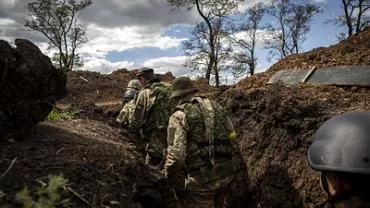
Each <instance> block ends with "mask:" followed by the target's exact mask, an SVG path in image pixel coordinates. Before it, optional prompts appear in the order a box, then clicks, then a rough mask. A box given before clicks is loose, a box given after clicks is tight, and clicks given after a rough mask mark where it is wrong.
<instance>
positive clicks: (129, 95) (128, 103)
mask: <svg viewBox="0 0 370 208" xmlns="http://www.w3.org/2000/svg"><path fill="white" fill-rule="evenodd" d="M140 90H141V85H140V81H139V80H137V79H133V80H131V81H130V82H129V83H128V85H127V87H126V92H125V93H124V96H123V97H124V101H123V102H124V105H123V107H122V110H121V111H120V113H119V115H118V116H117V119H116V121H117V122H118V123H120V124H123V125H125V126H126V125H128V124H129V121H131V117H132V114H133V111H134V107H135V102H136V98H137V94H138V93H139V91H140Z"/></svg>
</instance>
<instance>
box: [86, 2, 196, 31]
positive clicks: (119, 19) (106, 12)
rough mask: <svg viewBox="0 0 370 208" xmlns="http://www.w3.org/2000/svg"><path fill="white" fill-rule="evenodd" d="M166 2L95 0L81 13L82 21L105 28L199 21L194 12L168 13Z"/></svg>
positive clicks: (161, 26)
mask: <svg viewBox="0 0 370 208" xmlns="http://www.w3.org/2000/svg"><path fill="white" fill-rule="evenodd" d="M170 10H171V8H170V7H169V6H168V4H167V0H150V1H148V0H125V1H121V0H104V1H100V0H95V1H93V5H92V6H90V7H88V8H87V9H86V10H85V11H83V15H82V16H81V18H82V20H83V21H84V22H86V23H88V24H89V23H91V22H93V23H96V24H98V25H104V26H106V27H117V26H134V25H135V26H137V25H139V26H146V25H155V24H157V27H160V28H163V27H168V26H170V25H172V24H176V23H178V24H193V23H195V22H196V21H197V20H199V18H200V17H199V15H196V11H195V10H190V11H186V10H180V11H178V12H170Z"/></svg>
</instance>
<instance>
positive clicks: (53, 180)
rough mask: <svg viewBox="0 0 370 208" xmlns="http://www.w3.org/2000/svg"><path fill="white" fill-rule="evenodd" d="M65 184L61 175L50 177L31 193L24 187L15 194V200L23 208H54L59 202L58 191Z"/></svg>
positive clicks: (65, 181)
mask: <svg viewBox="0 0 370 208" xmlns="http://www.w3.org/2000/svg"><path fill="white" fill-rule="evenodd" d="M67 183H68V180H67V179H65V178H64V177H63V176H62V175H50V176H49V181H48V183H47V184H41V185H40V187H37V188H36V189H35V190H31V191H32V192H31V191H30V190H28V188H27V187H25V188H24V189H23V190H22V191H20V192H18V193H17V194H16V200H17V201H18V202H19V203H21V204H22V205H23V207H24V208H54V207H56V205H57V204H58V203H59V202H60V201H61V195H60V193H59V190H60V189H61V188H63V187H65V185H67ZM63 201H66V200H63Z"/></svg>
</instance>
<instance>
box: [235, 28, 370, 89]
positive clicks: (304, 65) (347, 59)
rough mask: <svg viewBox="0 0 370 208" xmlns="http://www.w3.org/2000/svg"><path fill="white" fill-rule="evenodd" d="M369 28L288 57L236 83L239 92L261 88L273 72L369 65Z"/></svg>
mask: <svg viewBox="0 0 370 208" xmlns="http://www.w3.org/2000/svg"><path fill="white" fill-rule="evenodd" d="M369 54H370V27H367V28H365V29H364V31H362V32H360V33H358V34H356V35H353V36H351V37H350V38H348V39H346V40H343V41H341V42H339V43H338V44H335V45H332V46H329V47H319V48H315V49H313V50H311V51H308V52H305V53H301V54H296V55H290V56H288V57H286V58H284V59H283V60H280V61H279V62H277V63H276V64H274V65H272V66H271V67H270V68H269V69H268V71H267V72H264V73H257V74H256V76H253V77H250V78H247V79H244V80H242V81H240V82H239V83H237V88H238V89H239V90H244V91H247V90H249V89H253V88H258V87H263V86H265V85H266V83H267V81H268V80H269V79H270V78H271V76H272V75H274V74H275V72H277V71H279V70H289V69H292V70H293V69H310V68H311V67H313V66H317V68H323V67H332V66H345V65H370V56H369Z"/></svg>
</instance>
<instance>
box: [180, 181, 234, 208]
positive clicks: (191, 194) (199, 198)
mask: <svg viewBox="0 0 370 208" xmlns="http://www.w3.org/2000/svg"><path fill="white" fill-rule="evenodd" d="M230 190H231V189H230V186H226V187H223V188H220V189H218V190H215V191H186V192H185V193H184V194H183V195H182V196H179V201H178V203H177V208H228V207H229V206H228V205H227V203H226V202H225V199H226V197H227V196H228V195H229V192H230Z"/></svg>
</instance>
